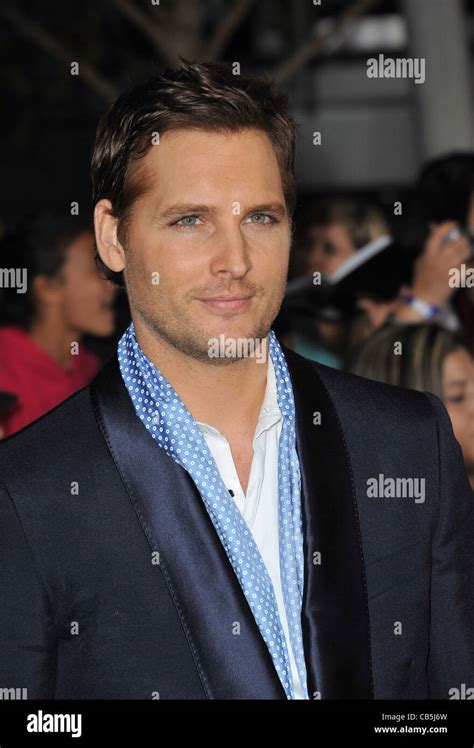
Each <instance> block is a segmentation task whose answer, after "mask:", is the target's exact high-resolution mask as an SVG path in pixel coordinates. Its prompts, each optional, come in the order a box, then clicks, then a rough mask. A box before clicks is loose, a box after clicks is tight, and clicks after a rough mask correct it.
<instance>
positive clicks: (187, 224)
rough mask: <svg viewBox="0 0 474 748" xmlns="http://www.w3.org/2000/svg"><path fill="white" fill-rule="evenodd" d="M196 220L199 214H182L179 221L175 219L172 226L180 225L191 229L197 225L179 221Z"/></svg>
mask: <svg viewBox="0 0 474 748" xmlns="http://www.w3.org/2000/svg"><path fill="white" fill-rule="evenodd" d="M190 219H191V220H197V219H199V216H183V218H180V219H179V221H176V222H175V223H174V224H173V226H182V227H183V228H185V229H192V228H194V226H197V224H196V223H181V221H188V220H190Z"/></svg>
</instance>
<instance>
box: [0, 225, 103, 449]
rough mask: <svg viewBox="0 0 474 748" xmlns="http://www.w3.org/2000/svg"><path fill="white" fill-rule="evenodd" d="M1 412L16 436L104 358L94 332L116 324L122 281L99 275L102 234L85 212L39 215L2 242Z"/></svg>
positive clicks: (0, 422)
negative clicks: (91, 341)
mask: <svg viewBox="0 0 474 748" xmlns="http://www.w3.org/2000/svg"><path fill="white" fill-rule="evenodd" d="M0 258H1V259H0V264H1V266H2V268H3V272H2V279H3V282H2V287H1V288H0V324H1V325H2V326H1V327H0V390H5V391H7V392H10V393H13V394H14V395H16V397H17V401H16V404H15V405H14V406H13V407H12V408H10V409H9V410H8V411H7V412H6V413H3V414H2V415H1V416H0V428H1V430H2V431H3V436H9V435H11V434H13V433H15V432H16V431H18V430H19V429H21V428H23V427H24V426H26V425H27V424H29V423H31V422H32V421H34V420H35V419H37V418H39V417H40V416H41V415H43V414H44V413H46V412H47V411H48V410H50V409H51V408H53V407H54V406H56V405H58V404H59V403H60V402H62V401H63V400H65V399H66V398H67V397H69V395H72V394H73V393H74V392H76V391H77V390H79V389H81V388H82V387H84V386H86V385H87V384H89V382H90V381H91V379H92V378H93V377H94V376H95V374H96V373H97V372H98V370H99V368H100V365H101V362H100V359H99V358H98V357H97V356H95V355H93V354H92V353H90V352H89V351H87V350H86V349H85V347H84V345H83V343H82V337H83V336H84V335H86V334H90V335H97V336H108V335H111V334H112V333H113V331H114V312H113V301H114V296H115V294H116V289H115V286H114V285H113V284H112V283H111V282H110V281H107V280H104V279H103V278H101V277H100V276H99V274H98V271H97V268H96V266H95V261H94V234H93V232H92V231H91V229H90V226H89V225H88V224H86V223H84V222H82V221H81V220H80V219H79V218H77V217H73V216H67V217H63V218H57V217H54V216H51V215H34V216H30V217H29V218H28V219H25V220H24V221H23V222H22V224H21V225H20V226H19V227H18V229H17V230H15V231H14V232H11V233H8V234H6V235H5V236H4V237H3V239H2V240H1V242H0Z"/></svg>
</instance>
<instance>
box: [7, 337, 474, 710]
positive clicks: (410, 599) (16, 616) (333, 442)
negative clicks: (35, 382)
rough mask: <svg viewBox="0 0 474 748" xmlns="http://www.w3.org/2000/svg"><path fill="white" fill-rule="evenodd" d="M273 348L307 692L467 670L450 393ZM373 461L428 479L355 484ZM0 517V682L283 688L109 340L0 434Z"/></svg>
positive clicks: (468, 564)
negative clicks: (44, 405) (279, 368)
mask: <svg viewBox="0 0 474 748" xmlns="http://www.w3.org/2000/svg"><path fill="white" fill-rule="evenodd" d="M283 350H284V353H285V355H286V358H287V361H288V366H289V370H290V375H291V379H292V384H293V389H294V395H295V404H296V428H297V450H298V455H299V459H300V464H301V478H302V514H303V527H304V558H305V583H304V596H303V606H302V627H303V641H304V649H305V656H306V665H307V676H308V689H309V693H310V696H311V698H323V699H327V698H335V699H346V698H355V699H371V698H388V699H399V698H407V699H419V698H433V699H449V698H450V695H451V694H450V692H451V689H456V688H458V689H461V688H462V684H463V683H464V684H465V687H466V688H468V687H472V686H474V566H473V558H474V554H473V550H472V549H473V541H474V511H473V510H474V503H473V501H474V499H473V494H472V492H471V490H470V487H469V484H468V481H467V477H466V473H465V470H464V467H463V464H462V459H461V453H460V448H459V445H458V444H457V442H456V441H455V439H454V437H453V434H452V430H451V425H450V422H449V418H448V416H447V413H446V411H445V409H444V406H443V405H442V404H441V402H440V401H439V400H438V399H437V398H435V397H434V396H432V395H425V394H423V393H418V392H414V391H410V390H405V389H401V388H395V387H390V386H387V385H383V384H379V383H375V382H371V381H368V380H366V379H363V378H360V377H356V376H353V375H350V374H345V373H342V372H339V371H336V370H333V369H330V368H327V367H325V366H322V365H318V364H314V363H312V362H310V361H308V360H307V359H305V358H303V357H301V356H299V355H298V354H296V353H294V352H292V351H290V350H288V349H286V348H283ZM318 414H319V415H318ZM380 475H382V476H384V477H385V478H420V479H421V478H424V479H425V500H424V501H423V502H420V501H418V502H417V501H415V499H414V498H413V497H412V498H410V497H399V498H395V497H388V496H385V497H384V496H379V497H374V496H373V495H371V496H369V495H368V481H370V480H371V479H373V478H376V479H377V480H378V479H379V476H380ZM0 535H1V537H0V568H1V571H0V689H7V688H26V689H27V695H28V698H29V699H33V698H49V699H53V698H56V699H70V698H71V699H72V698H79V699H83V698H84V699H85V698H89V699H124V698H130V699H153V698H162V699H173V698H174V699H285V693H284V691H283V688H282V686H281V684H280V681H279V678H278V676H277V673H276V671H275V669H274V667H273V664H272V661H271V657H270V655H269V653H268V650H267V648H266V646H265V643H264V641H263V639H262V637H261V635H260V632H259V629H258V627H257V625H256V623H255V620H254V618H253V616H252V613H251V611H250V608H249V606H248V604H247V602H246V599H245V596H244V594H243V592H242V590H241V588H240V585H239V582H238V580H237V578H236V576H235V574H234V572H233V569H232V567H231V565H230V562H229V560H228V558H227V556H226V553H225V551H224V549H223V547H222V545H221V543H220V541H219V538H218V536H217V534H216V532H215V530H214V527H213V524H212V522H211V520H210V518H209V516H208V514H207V512H206V509H205V507H204V504H203V502H202V500H201V497H200V495H199V492H198V491H197V489H196V487H195V484H194V483H193V481H192V479H191V477H190V476H189V474H188V473H187V472H186V471H185V470H184V469H183V468H182V467H180V466H179V465H177V464H176V463H175V462H174V461H173V460H172V459H171V458H170V457H169V456H168V455H167V454H166V453H165V452H164V451H163V450H162V449H161V448H160V447H159V445H158V444H157V443H156V442H155V441H154V440H153V439H152V438H151V437H150V435H149V434H148V432H147V431H146V429H145V428H144V426H143V424H142V423H141V421H140V420H139V419H138V418H137V416H136V414H135V410H134V408H133V406H132V403H131V401H130V398H129V395H128V393H127V391H126V389H125V387H124V384H123V381H122V378H121V376H120V372H119V369H118V363H117V359H116V357H114V358H112V359H111V361H110V362H109V363H108V364H106V366H105V367H104V368H103V369H102V371H101V372H100V373H99V374H98V376H97V377H96V379H95V380H94V381H93V382H92V384H91V385H90V386H89V387H86V388H84V389H83V390H81V391H80V392H78V393H76V394H75V395H73V396H72V397H70V398H69V399H68V400H66V401H65V402H64V403H62V404H61V405H59V406H58V407H57V408H55V409H54V410H53V411H51V412H50V413H48V414H47V415H45V416H43V417H42V418H40V419H39V420H38V421H36V422H35V423H33V424H31V425H30V426H28V427H27V428H25V429H23V430H22V431H21V432H20V433H18V434H15V435H14V436H12V437H10V438H8V439H6V440H5V441H4V442H2V443H0ZM236 623H238V624H239V626H238V627H237V626H235V624H236Z"/></svg>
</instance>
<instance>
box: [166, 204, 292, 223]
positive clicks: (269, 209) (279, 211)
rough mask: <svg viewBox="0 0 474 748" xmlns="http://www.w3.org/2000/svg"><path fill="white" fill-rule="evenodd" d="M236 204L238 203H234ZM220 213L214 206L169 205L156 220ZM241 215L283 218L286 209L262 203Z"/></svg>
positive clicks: (282, 206) (250, 207)
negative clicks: (252, 214) (270, 215)
mask: <svg viewBox="0 0 474 748" xmlns="http://www.w3.org/2000/svg"><path fill="white" fill-rule="evenodd" d="M236 202H238V201H236ZM219 212H220V209H219V208H218V207H217V206H216V205H199V204H196V203H177V204H175V205H170V206H168V207H167V208H165V210H163V211H162V212H160V213H158V218H160V219H161V220H163V221H166V220H168V219H170V218H175V217H176V216H183V215H186V214H188V213H199V214H201V215H216V214H218V213H219ZM241 213H242V214H246V213H274V214H275V215H277V216H279V217H280V218H283V217H284V216H286V208H285V206H284V205H282V203H279V202H276V203H262V204H260V205H252V206H249V208H247V209H246V210H243V211H241Z"/></svg>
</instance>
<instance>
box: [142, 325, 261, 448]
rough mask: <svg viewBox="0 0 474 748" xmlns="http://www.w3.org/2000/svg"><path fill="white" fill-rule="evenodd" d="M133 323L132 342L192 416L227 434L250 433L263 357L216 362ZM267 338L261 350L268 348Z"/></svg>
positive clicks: (257, 410) (256, 412)
mask: <svg viewBox="0 0 474 748" xmlns="http://www.w3.org/2000/svg"><path fill="white" fill-rule="evenodd" d="M134 324H135V335H136V338H137V342H138V345H139V346H140V348H141V349H142V351H143V352H144V354H145V355H146V356H147V358H149V359H150V361H151V362H152V363H153V364H154V365H155V366H156V367H157V368H158V369H159V370H160V371H161V373H162V374H163V375H164V376H165V377H166V379H167V380H168V382H170V384H171V385H172V386H173V387H174V389H175V390H176V392H177V393H178V395H179V397H180V398H181V400H182V401H183V403H184V404H185V406H186V407H187V409H188V410H189V412H190V413H191V415H192V416H193V418H194V419H195V420H196V421H201V422H203V423H207V424H209V425H210V426H214V428H216V429H218V430H219V431H220V432H221V433H222V434H224V436H226V437H227V438H228V439H229V438H232V437H234V438H242V439H244V438H245V437H251V436H252V435H253V433H254V431H255V428H256V425H257V421H258V416H259V413H260V408H261V406H262V403H263V398H264V396H265V388H266V384H267V361H266V362H264V363H259V362H258V360H257V358H256V357H248V358H241V359H239V360H234V361H233V362H232V363H227V364H222V365H217V364H215V363H211V362H209V363H208V362H206V361H199V360H197V359H195V358H192V357H191V356H188V355H187V354H185V353H183V352H182V351H179V350H177V349H176V348H175V347H174V346H172V345H170V344H169V343H168V342H167V341H165V340H163V338H158V337H157V336H156V335H155V334H151V333H150V332H149V331H148V330H147V329H146V328H144V327H142V326H141V325H138V326H137V325H136V323H135V322H134ZM268 343H269V341H268V338H267V351H268Z"/></svg>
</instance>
